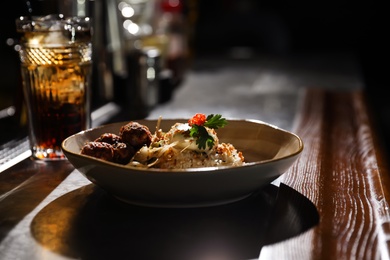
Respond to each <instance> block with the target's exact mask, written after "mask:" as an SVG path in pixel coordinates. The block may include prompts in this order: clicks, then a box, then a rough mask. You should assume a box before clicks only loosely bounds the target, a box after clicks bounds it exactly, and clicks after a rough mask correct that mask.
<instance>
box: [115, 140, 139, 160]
mask: <svg viewBox="0 0 390 260" xmlns="http://www.w3.org/2000/svg"><path fill="white" fill-rule="evenodd" d="M112 147H113V151H114V161H115V162H116V163H120V164H127V163H128V162H129V161H130V159H131V158H132V157H133V156H134V154H135V152H136V151H135V150H134V148H133V147H132V146H130V145H128V144H125V143H116V144H113V145H112Z"/></svg>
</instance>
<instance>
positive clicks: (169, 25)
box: [0, 0, 390, 145]
mask: <svg viewBox="0 0 390 260" xmlns="http://www.w3.org/2000/svg"><path fill="white" fill-rule="evenodd" d="M2 5H3V8H2V10H3V11H2V14H1V16H0V19H1V22H0V145H4V144H7V142H9V141H10V140H13V139H15V138H16V139H17V138H19V137H24V136H25V134H26V131H25V129H26V118H25V113H24V112H23V98H22V89H21V79H20V74H19V61H18V54H17V52H16V50H15V46H17V39H18V37H19V35H17V33H16V31H15V22H14V21H15V19H16V18H17V17H18V16H21V15H41V14H49V13H59V12H61V13H65V14H72V15H75V14H76V15H82V16H91V17H92V18H93V19H94V21H95V23H94V25H95V28H94V37H95V38H94V44H95V46H94V48H95V50H94V55H95V58H94V61H95V64H94V73H95V74H94V75H95V76H94V81H93V93H92V95H93V102H92V107H93V109H98V108H100V107H101V106H104V105H106V104H115V106H114V108H119V109H121V108H125V109H128V107H127V106H128V105H129V103H131V105H132V106H136V109H134V111H146V112H145V113H141V112H135V113H134V114H128V115H126V116H127V117H128V119H131V117H134V118H136V117H137V118H139V117H145V116H147V111H148V109H149V108H150V107H152V106H153V105H155V104H156V103H164V102H168V101H169V100H170V98H171V96H172V93H174V91H176V89H178V88H180V86H181V84H182V82H183V80H185V72H186V70H188V69H190V68H191V67H192V66H193V64H195V63H196V61H197V60H201V59H204V58H207V59H210V58H216V59H226V60H230V61H234V60H254V59H261V58H262V57H264V56H267V57H269V56H274V57H278V58H286V59H288V58H289V57H297V56H298V57H299V56H307V55H311V54H322V55H323V56H325V57H326V56H327V55H334V56H336V57H337V55H340V56H343V57H345V56H344V55H348V57H351V59H352V60H353V62H356V64H357V66H358V67H359V69H360V72H361V76H362V79H363V80H364V88H365V90H366V91H367V97H368V98H369V99H370V100H371V101H372V104H373V108H374V110H375V113H374V115H375V117H377V119H378V122H379V123H380V126H379V129H380V131H381V132H382V133H383V134H384V138H385V139H384V140H385V141H386V143H388V144H390V138H389V136H390V134H387V133H390V132H389V131H390V102H388V101H387V99H388V98H387V95H386V94H387V88H389V84H388V77H387V74H388V72H387V71H388V69H389V67H390V66H389V65H388V62H389V50H388V49H389V46H390V45H389V40H388V39H387V38H388V37H387V36H386V34H387V32H388V30H389V29H388V26H389V25H390V22H389V18H388V17H389V15H388V14H387V13H385V12H386V9H385V8H384V6H383V4H381V3H378V2H376V1H365V2H361V3H360V2H359V1H343V0H327V1H308V0H298V1H280V0H276V1H258V0H240V1H235V0H213V1H209V0H169V1H168V0H156V1H147V0H95V1H87V0H84V1H80V0H78V1H77V0H63V1H57V0H31V1H21V0H15V1H7V2H3V3H2ZM133 18H134V19H138V20H136V21H138V22H136V23H135V22H134V20H131V19H133ZM121 26H123V27H121ZM118 28H119V29H118ZM16 48H17V47H16ZM151 49H152V50H154V52H150V50H151ZM156 53H157V54H156ZM140 57H146V60H147V62H146V63H142V64H140V62H139V61H140ZM149 61H152V63H150V62H149ZM153 62H154V63H153ZM156 62H162V65H161V66H159V67H158V68H157V67H156ZM318 62H319V63H320V62H322V61H321V60H318ZM314 63H315V61H314ZM142 66H143V67H145V66H150V67H153V66H154V68H155V69H158V72H159V76H158V77H155V78H154V79H148V80H149V81H148V83H147V84H148V88H150V89H152V88H155V87H156V86H154V85H153V84H157V87H158V88H164V89H165V90H166V91H164V95H162V94H159V95H158V96H156V97H155V98H154V100H142V99H143V98H145V97H141V98H140V97H139V96H137V95H142V93H141V92H142V91H139V92H140V93H138V94H137V95H133V94H134V93H137V92H134V91H135V90H131V91H130V93H129V90H124V88H123V87H122V86H128V85H134V84H135V85H137V84H138V83H137V82H135V80H134V79H137V77H139V73H141V72H140V71H139V68H140V67H141V68H142ZM134 73H136V75H134ZM138 80H139V79H138ZM129 100H131V102H129ZM139 100H142V102H141V103H139V102H140V101H139ZM137 102H138V103H137ZM111 108H112V106H111ZM143 108H146V109H143ZM114 110H115V109H114ZM127 111H128V110H127ZM122 116H123V115H122Z"/></svg>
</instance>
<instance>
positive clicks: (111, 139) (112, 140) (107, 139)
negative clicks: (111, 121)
mask: <svg viewBox="0 0 390 260" xmlns="http://www.w3.org/2000/svg"><path fill="white" fill-rule="evenodd" d="M95 142H104V143H109V144H117V143H122V138H121V137H120V136H119V135H116V134H112V133H104V134H102V135H101V136H99V137H98V138H96V139H95Z"/></svg>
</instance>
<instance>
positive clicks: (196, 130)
mask: <svg viewBox="0 0 390 260" xmlns="http://www.w3.org/2000/svg"><path fill="white" fill-rule="evenodd" d="M195 117H199V114H197V115H195V116H194V117H193V118H192V119H190V120H189V122H197V121H196V120H195ZM203 118H204V117H203ZM227 123H228V122H227V120H226V119H225V118H223V117H222V116H221V115H219V114H216V115H214V114H210V115H208V116H207V118H206V121H205V122H202V125H198V124H195V123H192V124H191V129H190V136H191V137H194V138H196V144H197V145H198V147H199V149H206V146H209V147H213V145H214V138H213V137H212V136H211V135H209V133H208V132H207V130H206V128H205V127H208V128H213V129H218V128H222V127H224V126H225V125H227Z"/></svg>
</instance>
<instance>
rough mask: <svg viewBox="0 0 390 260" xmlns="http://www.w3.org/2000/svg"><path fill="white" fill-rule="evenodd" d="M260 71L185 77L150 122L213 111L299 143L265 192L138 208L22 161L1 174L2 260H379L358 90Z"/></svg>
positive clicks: (377, 186) (342, 80) (372, 150)
mask: <svg viewBox="0 0 390 260" xmlns="http://www.w3.org/2000/svg"><path fill="white" fill-rule="evenodd" d="M266 64H267V66H265V64H264V63H261V64H250V66H249V67H246V68H244V69H242V66H241V65H240V66H239V67H233V68H228V69H226V70H210V69H209V68H208V69H207V70H206V69H205V70H200V71H199V70H195V71H193V72H191V73H189V75H188V78H187V81H186V82H185V83H184V85H183V87H182V88H180V89H178V90H177V93H176V96H175V97H174V98H173V100H172V101H170V102H168V103H166V104H162V105H161V106H159V107H156V108H155V109H154V110H153V111H152V112H151V114H150V115H149V117H150V118H154V117H157V116H160V115H163V117H169V116H171V117H177V116H180V117H182V116H188V115H192V113H193V112H194V111H196V112H204V113H208V112H212V113H217V112H218V113H220V112H219V111H223V112H222V113H223V114H224V115H225V116H226V117H246V116H247V117H250V118H254V119H260V120H263V121H266V122H270V123H272V124H275V125H277V126H279V127H281V128H284V129H287V130H290V131H292V132H294V133H296V134H298V135H299V136H300V137H301V138H302V140H303V142H304V150H303V152H302V154H301V156H300V157H299V159H298V160H297V161H296V163H294V165H293V166H292V167H291V168H290V169H289V170H288V171H287V172H285V173H284V174H283V175H282V176H281V177H280V178H278V179H277V180H276V181H274V182H273V183H272V184H270V185H269V186H267V187H266V188H265V189H264V190H262V191H259V193H258V194H254V195H253V196H251V197H249V198H248V199H244V200H242V201H239V202H236V203H232V204H229V205H224V206H218V207H209V208H193V209H159V208H143V207H138V206H133V205H127V204H126V205H125V204H123V203H119V202H118V201H116V200H115V199H113V198H112V197H110V196H109V195H108V194H107V193H106V192H105V191H104V190H101V189H100V188H99V187H96V186H95V185H93V184H91V183H90V182H89V181H88V180H87V179H86V178H84V176H82V175H81V174H80V173H79V172H78V171H77V170H75V169H74V168H73V166H72V165H71V164H70V163H68V162H67V161H60V162H37V161H32V160H30V159H25V160H22V161H21V162H19V163H18V164H16V165H14V166H12V167H11V168H9V169H6V170H4V171H3V172H0V259H23V260H24V259H33V260H34V259H107V258H109V257H111V259H115V258H117V257H124V258H125V259H127V258H129V259H388V258H389V256H390V255H389V242H388V239H389V237H390V236H389V235H390V234H389V232H390V224H389V223H390V222H389V221H390V212H389V205H388V204H389V202H390V197H389V196H390V192H389V191H390V179H389V171H388V169H389V168H388V166H387V164H386V154H385V153H384V147H383V143H382V141H381V138H380V136H379V135H378V134H377V125H376V121H375V120H373V118H374V117H373V114H372V111H371V108H370V106H369V103H368V102H367V98H366V95H365V91H364V89H363V88H361V86H360V85H359V81H358V80H356V78H352V77H350V76H349V74H348V72H346V73H344V74H341V75H340V74H339V73H338V72H337V70H336V72H335V71H333V72H332V73H330V74H323V73H317V72H318V71H317V70H312V69H313V68H311V69H309V70H304V72H302V71H301V70H300V69H299V67H294V68H293V70H291V67H289V66H288V64H286V63H283V64H284V67H283V69H281V70H275V68H274V67H273V63H266ZM286 66H287V67H288V68H289V69H288V70H286ZM309 67H310V66H309ZM240 68H241V69H240ZM306 68H307V67H306ZM286 71H287V72H289V73H287V72H286ZM308 71H309V72H310V73H309V72H308ZM316 73H317V74H316ZM303 75H305V77H303ZM313 75H314V76H313ZM314 79H317V80H314ZM351 79H352V80H351ZM221 80H222V81H223V82H222V81H221ZM354 80H355V81H354ZM351 82H352V83H351ZM355 83H356V84H355ZM321 84H323V85H322V86H321ZM348 84H352V85H354V84H355V85H354V86H346V85H348ZM313 85H314V86H315V87H312V86H313ZM329 86H330V87H329ZM332 86H333V87H332ZM343 86H344V88H343ZM212 88H214V89H212ZM207 89H209V91H208V92H207V93H209V95H210V96H213V95H214V97H213V98H209V99H208V98H202V96H203V95H204V93H205V92H204V91H205V90H207ZM221 91H223V92H221ZM189 93H190V94H192V98H189V99H185V97H188V94H189ZM202 93H203V95H202ZM218 93H225V95H220V96H218ZM216 95H217V96H216ZM212 99H214V102H212ZM192 103H193V104H195V103H197V104H198V105H199V106H198V107H193V106H192V105H191V104H192ZM199 110H200V111H199ZM267 214H270V215H271V216H272V218H271V219H270V220H269V219H267V218H266V216H268V215H267ZM272 214H273V215H272Z"/></svg>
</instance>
